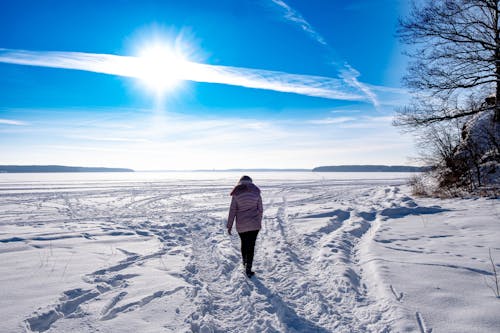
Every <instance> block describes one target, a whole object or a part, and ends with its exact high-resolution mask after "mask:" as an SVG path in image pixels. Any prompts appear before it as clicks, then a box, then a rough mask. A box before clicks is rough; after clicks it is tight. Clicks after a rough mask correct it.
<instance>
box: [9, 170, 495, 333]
mask: <svg viewBox="0 0 500 333" xmlns="http://www.w3.org/2000/svg"><path fill="white" fill-rule="evenodd" d="M240 176H241V174H239V173H238V174H237V173H186V174H177V173H164V174H154V173H135V174H45V175H42V174H25V175H20V174H17V175H14V174H2V175H0V259H1V261H0V262H1V263H2V264H1V265H0V319H1V324H0V331H1V332H24V331H27V332H71V331H73V332H134V333H136V332H190V331H194V332H423V333H427V332H431V331H432V332H499V330H500V298H496V297H495V294H494V292H493V291H492V289H490V288H489V287H488V284H490V285H491V282H492V279H493V274H492V270H493V267H492V265H491V263H490V261H489V255H488V250H489V249H491V253H492V255H493V258H494V259H495V262H496V267H497V269H498V270H500V222H499V221H500V218H499V215H500V207H499V206H500V205H499V201H498V200H492V199H489V200H488V199H468V200H444V201H441V200H437V199H418V198H413V197H411V195H410V194H409V191H408V188H407V187H406V186H405V181H406V179H405V177H407V175H404V174H384V173H373V174H341V173H321V174H315V173H274V174H270V173H255V174H251V176H252V177H253V178H254V181H255V182H256V184H257V185H258V186H260V187H261V189H262V192H263V201H264V209H265V213H264V222H263V230H262V231H261V233H260V234H259V238H258V242H257V252H256V258H255V264H254V266H255V267H254V268H255V270H256V276H255V277H254V278H252V279H251V280H249V279H247V278H246V277H245V275H244V274H243V270H242V266H241V263H240V257H239V238H238V236H237V235H233V236H232V237H230V236H228V235H227V233H226V230H225V222H226V221H225V219H226V216H227V209H228V205H229V202H230V197H229V192H230V189H231V187H232V186H233V185H234V184H235V182H236V181H237V179H238V178H239V177H240Z"/></svg>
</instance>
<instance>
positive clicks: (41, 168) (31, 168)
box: [0, 165, 429, 173]
mask: <svg viewBox="0 0 500 333" xmlns="http://www.w3.org/2000/svg"><path fill="white" fill-rule="evenodd" d="M426 170H429V167H415V166H404V165H333V166H321V167H317V168H314V169H225V170H217V169H212V170H190V171H193V172H423V171H426ZM161 171H173V170H157V172H161ZM176 171H182V170H176ZM186 171H187V170H186ZM38 172H41V173H43V172H135V170H133V169H127V168H104V167H72V166H62V165H0V173H38Z"/></svg>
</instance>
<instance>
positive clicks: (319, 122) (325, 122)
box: [308, 117, 356, 125]
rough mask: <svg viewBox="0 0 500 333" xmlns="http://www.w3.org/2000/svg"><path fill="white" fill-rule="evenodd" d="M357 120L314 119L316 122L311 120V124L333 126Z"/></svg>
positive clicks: (347, 118) (345, 118) (349, 118)
mask: <svg viewBox="0 0 500 333" xmlns="http://www.w3.org/2000/svg"><path fill="white" fill-rule="evenodd" d="M354 120H356V118H352V117H338V118H330V117H328V118H323V119H314V120H309V121H308V123H309V124H314V125H332V124H342V123H347V122H350V121H354Z"/></svg>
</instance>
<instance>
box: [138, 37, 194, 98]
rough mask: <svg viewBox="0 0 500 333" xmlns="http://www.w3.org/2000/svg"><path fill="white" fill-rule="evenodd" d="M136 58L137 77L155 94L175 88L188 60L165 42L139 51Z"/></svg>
mask: <svg viewBox="0 0 500 333" xmlns="http://www.w3.org/2000/svg"><path fill="white" fill-rule="evenodd" d="M138 58H139V62H140V70H139V75H138V76H139V79H140V80H141V81H142V82H143V83H144V85H145V86H146V88H147V89H148V90H150V91H153V92H155V93H156V94H163V93H165V92H166V91H168V90H171V89H173V88H175V87H176V86H177V85H178V83H179V82H180V81H182V80H183V77H184V76H185V71H186V70H188V69H187V66H188V64H189V62H188V61H187V59H186V58H185V57H184V56H183V55H182V53H181V52H179V51H178V50H175V48H172V47H169V46H168V45H166V44H160V43H157V44H154V45H150V46H148V47H146V48H144V49H143V50H142V51H141V52H140V53H139V55H138Z"/></svg>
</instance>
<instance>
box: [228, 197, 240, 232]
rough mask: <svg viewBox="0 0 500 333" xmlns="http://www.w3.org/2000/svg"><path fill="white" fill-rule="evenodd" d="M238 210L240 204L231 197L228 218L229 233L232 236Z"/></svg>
mask: <svg viewBox="0 0 500 333" xmlns="http://www.w3.org/2000/svg"><path fill="white" fill-rule="evenodd" d="M237 209H238V203H237V202H236V199H235V198H234V197H231V206H230V207H229V216H228V218H227V232H228V233H229V234H230V235H231V229H232V228H233V222H234V218H235V217H236V210H237Z"/></svg>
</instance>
